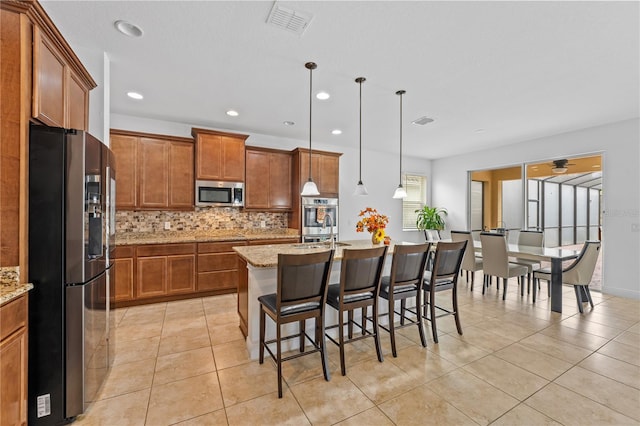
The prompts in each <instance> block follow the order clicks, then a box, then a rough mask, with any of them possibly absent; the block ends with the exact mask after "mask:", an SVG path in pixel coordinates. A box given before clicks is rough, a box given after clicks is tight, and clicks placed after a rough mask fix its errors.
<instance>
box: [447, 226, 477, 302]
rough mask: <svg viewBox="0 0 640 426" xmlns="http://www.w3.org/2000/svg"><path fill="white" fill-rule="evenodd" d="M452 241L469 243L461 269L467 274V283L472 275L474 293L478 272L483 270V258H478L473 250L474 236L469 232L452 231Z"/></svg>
mask: <svg viewBox="0 0 640 426" xmlns="http://www.w3.org/2000/svg"><path fill="white" fill-rule="evenodd" d="M451 240H452V241H466V242H467V248H466V249H465V251H464V257H463V258H462V266H461V267H460V269H461V270H463V271H466V272H467V282H468V281H469V273H471V291H473V283H474V281H475V279H476V272H477V271H481V270H482V257H480V256H476V253H475V249H474V248H473V235H471V232H469V231H451Z"/></svg>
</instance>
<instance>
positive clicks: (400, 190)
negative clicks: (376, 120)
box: [393, 90, 407, 198]
mask: <svg viewBox="0 0 640 426" xmlns="http://www.w3.org/2000/svg"><path fill="white" fill-rule="evenodd" d="M405 93H406V92H405V91H404V90H398V91H397V92H396V95H399V96H400V184H399V185H398V187H397V188H396V192H394V193H393V198H407V191H406V190H405V189H404V187H403V186H402V95H404V94H405Z"/></svg>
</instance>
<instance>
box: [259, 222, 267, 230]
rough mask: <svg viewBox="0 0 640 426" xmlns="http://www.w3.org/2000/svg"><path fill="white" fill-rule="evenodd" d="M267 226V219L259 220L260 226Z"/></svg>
mask: <svg viewBox="0 0 640 426" xmlns="http://www.w3.org/2000/svg"><path fill="white" fill-rule="evenodd" d="M266 227H267V221H266V220H261V221H260V228H266Z"/></svg>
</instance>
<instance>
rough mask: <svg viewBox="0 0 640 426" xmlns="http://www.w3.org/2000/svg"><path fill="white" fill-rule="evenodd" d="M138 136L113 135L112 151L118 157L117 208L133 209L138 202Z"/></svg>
mask: <svg viewBox="0 0 640 426" xmlns="http://www.w3.org/2000/svg"><path fill="white" fill-rule="evenodd" d="M137 146H138V138H136V137H134V136H125V135H111V151H112V152H113V155H114V157H115V159H116V173H117V176H116V178H117V181H116V209H118V210H131V209H134V208H135V207H136V204H137V188H138V179H137V178H138V176H137V169H138V151H137Z"/></svg>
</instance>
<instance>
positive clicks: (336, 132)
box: [331, 129, 342, 135]
mask: <svg viewBox="0 0 640 426" xmlns="http://www.w3.org/2000/svg"><path fill="white" fill-rule="evenodd" d="M331 134H332V135H341V134H342V130H340V129H333V130H332V131H331Z"/></svg>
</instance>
